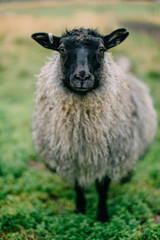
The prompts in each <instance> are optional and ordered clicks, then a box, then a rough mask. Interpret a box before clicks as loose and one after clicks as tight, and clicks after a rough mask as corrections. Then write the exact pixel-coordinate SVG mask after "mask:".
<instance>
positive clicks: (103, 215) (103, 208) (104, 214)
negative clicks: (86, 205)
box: [96, 177, 111, 222]
mask: <svg viewBox="0 0 160 240" xmlns="http://www.w3.org/2000/svg"><path fill="white" fill-rule="evenodd" d="M110 182H111V180H110V179H109V178H108V177H105V178H104V179H103V180H102V181H98V180H97V181H96V187H97V191H98V194H99V203H98V214H97V220H98V221H101V222H106V221H108V211H107V205H106V201H107V194H108V188H109V184H110Z"/></svg>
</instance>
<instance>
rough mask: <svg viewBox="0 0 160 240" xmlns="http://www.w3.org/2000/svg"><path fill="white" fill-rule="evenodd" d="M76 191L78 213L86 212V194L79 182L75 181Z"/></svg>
mask: <svg viewBox="0 0 160 240" xmlns="http://www.w3.org/2000/svg"><path fill="white" fill-rule="evenodd" d="M75 191H76V210H75V212H76V213H85V206H86V199H85V196H84V189H83V188H82V187H81V186H79V184H78V182H77V181H76V182H75Z"/></svg>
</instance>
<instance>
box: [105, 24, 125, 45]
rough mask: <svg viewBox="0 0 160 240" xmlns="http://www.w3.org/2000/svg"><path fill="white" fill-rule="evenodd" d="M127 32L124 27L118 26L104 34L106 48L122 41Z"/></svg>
mask: <svg viewBox="0 0 160 240" xmlns="http://www.w3.org/2000/svg"><path fill="white" fill-rule="evenodd" d="M128 35H129V32H127V30H126V29H125V28H120V29H117V30H115V31H114V32H112V33H110V34H109V35H106V36H104V38H103V40H104V45H105V47H106V49H109V48H112V47H115V46H116V45H118V44H120V43H121V42H123V41H124V40H125V39H126V37H128Z"/></svg>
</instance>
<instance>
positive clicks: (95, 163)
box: [32, 28, 157, 222]
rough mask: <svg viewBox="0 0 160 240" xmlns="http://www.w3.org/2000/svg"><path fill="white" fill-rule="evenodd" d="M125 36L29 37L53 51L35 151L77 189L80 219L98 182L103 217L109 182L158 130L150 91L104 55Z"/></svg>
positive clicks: (41, 86) (36, 119)
mask: <svg viewBox="0 0 160 240" xmlns="http://www.w3.org/2000/svg"><path fill="white" fill-rule="evenodd" d="M128 35H129V33H128V32H127V30H126V29H123V28H122V29H117V30H115V31H113V32H112V33H110V34H108V35H105V36H103V35H101V34H100V33H98V31H96V30H93V29H84V28H80V29H73V30H71V31H67V30H66V32H65V33H64V34H63V35H62V36H61V37H56V36H54V35H53V34H51V33H49V34H48V33H43V32H42V33H34V34H32V38H33V39H34V40H35V41H36V42H38V43H39V44H40V45H42V46H43V47H45V48H48V49H51V50H55V51H57V52H59V54H57V55H55V56H54V57H51V58H50V59H49V61H48V62H47V63H46V65H45V66H44V67H43V68H42V70H41V73H40V75H39V76H38V83H37V90H36V103H35V110H34V116H33V139H34V143H35V147H36V150H37V152H38V153H39V155H40V157H41V158H42V159H43V160H44V161H45V163H46V165H47V166H48V167H49V168H50V169H51V170H54V171H56V172H57V173H58V174H59V175H60V176H61V177H62V178H64V179H65V180H67V181H68V182H70V183H72V184H74V185H75V191H76V201H75V202H76V210H75V212H77V213H85V204H86V199H85V194H84V191H85V188H86V187H89V186H90V185H92V184H93V183H94V182H95V183H96V187H97V191H98V194H99V203H98V213H97V220H99V221H102V222H105V221H108V219H109V218H108V212H107V206H106V201H107V192H108V188H109V185H110V182H111V180H118V179H121V178H122V177H125V176H127V174H128V173H130V172H132V170H133V169H134V166H135V163H136V161H137V160H138V159H139V158H140V157H142V156H143V155H144V154H145V152H146V150H147V149H148V147H149V146H150V144H151V142H152V141H153V138H154V136H155V132H156V127H157V117H156V112H155V110H154V108H153V103H152V99H151V97H150V93H149V89H148V88H147V86H145V84H144V83H142V82H141V81H140V80H138V79H137V78H136V77H134V76H133V75H131V74H128V73H125V72H123V70H121V68H120V67H118V66H117V64H116V63H115V62H114V61H113V59H112V56H111V54H110V53H108V52H107V50H108V49H110V48H112V47H114V46H116V45H118V44H120V43H121V42H122V41H124V39H125V38H126V37H127V36H128Z"/></svg>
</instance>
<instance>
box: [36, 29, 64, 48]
mask: <svg viewBox="0 0 160 240" xmlns="http://www.w3.org/2000/svg"><path fill="white" fill-rule="evenodd" d="M31 37H32V38H33V39H34V40H35V41H36V42H38V43H39V44H40V45H42V46H43V47H45V48H48V49H53V50H56V51H57V50H58V47H59V42H60V37H55V36H53V34H52V33H44V32H39V33H33V34H32V35H31Z"/></svg>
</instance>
